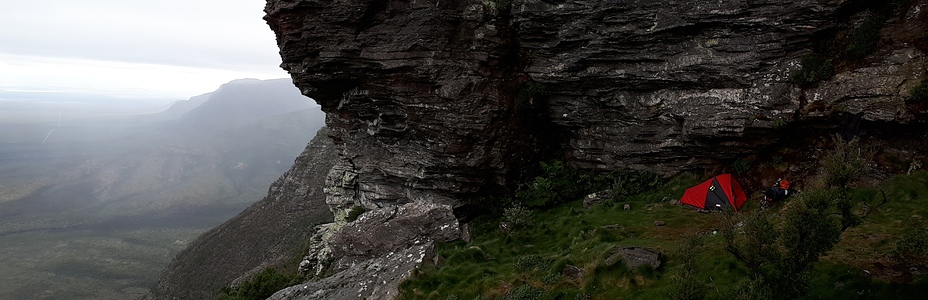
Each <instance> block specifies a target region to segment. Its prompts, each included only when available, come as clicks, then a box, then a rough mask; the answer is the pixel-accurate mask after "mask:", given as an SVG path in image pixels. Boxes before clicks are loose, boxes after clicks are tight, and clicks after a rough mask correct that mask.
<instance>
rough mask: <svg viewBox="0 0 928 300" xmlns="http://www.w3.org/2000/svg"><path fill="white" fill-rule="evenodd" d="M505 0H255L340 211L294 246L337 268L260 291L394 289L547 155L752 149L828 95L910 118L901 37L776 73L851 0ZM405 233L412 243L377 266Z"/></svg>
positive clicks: (889, 116) (871, 111)
mask: <svg viewBox="0 0 928 300" xmlns="http://www.w3.org/2000/svg"><path fill="white" fill-rule="evenodd" d="M503 2H506V1H490V0H469V1H468V0H462V1H418V0H390V1H387V0H268V4H267V7H266V12H267V16H266V17H265V19H266V20H267V21H268V24H269V25H270V27H271V28H272V29H273V30H274V31H275V33H276V34H277V41H278V45H279V47H280V49H281V51H280V53H281V57H282V58H283V63H282V67H283V68H284V69H286V70H287V71H289V72H290V74H291V75H292V77H293V80H294V83H295V84H296V85H297V86H298V87H299V88H300V89H301V91H302V92H303V93H304V94H305V95H307V96H309V97H311V98H313V99H315V100H316V101H317V102H319V104H320V105H321V106H322V108H323V111H325V112H326V113H327V116H328V118H327V125H328V126H329V127H330V128H331V130H332V137H333V139H334V142H335V145H336V147H337V148H338V149H339V161H338V162H337V163H336V165H335V166H334V167H333V168H332V169H331V171H330V172H329V175H328V179H327V181H326V194H327V195H326V197H327V198H326V203H327V204H328V205H329V206H330V208H331V209H332V210H333V212H334V213H335V215H336V222H335V223H333V224H330V225H326V226H323V227H321V229H320V230H319V231H317V234H316V239H317V241H318V242H317V243H316V248H315V249H316V251H314V252H313V253H311V255H310V256H309V257H307V260H306V261H305V262H304V263H305V265H306V268H305V270H315V271H314V272H316V274H318V273H319V272H320V271H321V270H322V269H324V268H325V267H328V268H331V269H329V270H330V271H334V272H335V274H336V275H335V276H334V277H332V278H340V279H339V280H332V279H326V280H322V281H317V282H315V283H312V284H307V285H301V286H297V287H293V288H290V289H288V290H285V291H282V292H281V293H278V294H277V295H275V297H274V298H275V299H306V298H314V297H325V298H344V299H351V298H352V297H361V298H364V297H374V296H376V295H395V287H396V284H398V282H399V281H398V280H393V279H390V278H396V276H400V277H402V276H403V274H408V271H409V270H411V269H412V268H413V267H415V265H416V264H418V263H421V257H420V256H421V255H419V253H420V252H421V253H427V252H428V247H430V245H431V243H432V242H433V241H443V240H449V239H454V238H457V236H456V235H457V232H458V226H457V223H456V221H455V220H453V214H452V209H453V208H455V207H458V206H461V205H463V204H464V199H467V198H469V197H473V196H477V195H481V194H484V193H487V192H491V191H499V190H507V189H511V188H512V187H513V185H514V182H515V181H514V180H515V179H516V178H518V177H519V175H520V174H521V172H522V171H523V170H525V169H527V168H531V166H533V165H536V164H537V161H538V160H539V159H542V158H546V157H562V158H564V159H565V160H566V161H567V162H568V163H569V164H571V165H573V166H576V167H580V168H586V169H615V168H638V169H644V168H648V169H651V170H671V169H674V170H679V169H680V168H686V167H698V166H704V165H708V164H712V163H716V162H718V161H719V160H726V159H733V158H735V157H738V156H739V155H743V154H744V153H749V152H754V151H756V150H757V149H758V147H763V146H766V145H769V144H771V143H774V142H775V141H776V139H775V138H771V137H772V136H776V135H777V134H778V131H779V129H778V127H782V124H784V123H788V122H792V121H800V120H802V121H809V122H822V123H823V124H824V123H827V121H826V120H828V118H829V117H830V113H827V112H829V111H832V108H837V107H840V108H841V110H843V111H846V112H851V113H861V114H862V116H863V118H864V119H866V120H873V121H888V122H908V121H910V120H912V118H913V116H912V115H911V113H910V112H908V111H906V110H904V109H899V108H900V107H904V99H905V96H904V94H905V91H906V90H907V89H908V88H910V87H911V86H913V85H914V84H915V82H916V81H917V80H918V78H919V77H920V76H924V74H925V68H926V64H925V55H924V52H923V51H922V50H918V49H915V48H911V47H910V46H905V45H901V46H900V48H899V49H896V50H885V51H883V52H881V54H880V55H879V56H878V57H877V58H874V59H871V60H868V61H865V62H862V63H860V64H861V65H862V67H860V68H854V69H853V70H850V71H847V72H843V73H841V74H838V76H836V77H835V78H834V79H832V80H831V81H828V82H825V83H822V84H820V85H819V86H818V87H816V88H808V89H800V88H798V87H796V86H795V85H793V84H791V83H790V76H791V74H793V73H795V72H796V70H798V69H799V68H800V65H799V63H798V62H799V57H800V56H802V55H803V54H804V53H807V52H809V51H810V49H811V48H813V45H814V43H815V42H816V41H815V40H814V38H813V37H816V36H817V34H821V33H823V32H828V31H835V30H839V29H840V28H838V27H839V26H838V24H839V20H838V19H839V16H848V15H849V11H851V12H853V10H854V9H857V8H855V7H856V6H854V5H857V4H855V3H852V2H850V1H841V0H830V1H829V0H819V1H815V0H802V1H772V0H769V1H765V0H762V1H734V0H721V1H711V2H700V1H670V0H668V1H644V0H641V1H638V0H609V1H553V0H552V1H540V0H514V1H511V6H505V7H499V6H497V5H498V3H503ZM922 6H924V5H923V3H922V2H919V3H918V4H916V6H915V7H922ZM922 14H924V13H922V12H921V10H919V11H916V12H914V15H915V16H914V17H912V18H911V19H906V20H897V22H902V23H904V22H910V21H911V22H916V21H917V22H923V20H924V19H925V17H924V16H923V15H922ZM913 20H915V21H913ZM919 20H921V21H919ZM891 22H895V21H891ZM845 23H846V22H845ZM919 24H921V23H919ZM881 51H882V50H881ZM819 101H822V102H819ZM813 103H817V104H815V105H812V104H813ZM823 107H824V108H826V109H825V110H824V112H823V110H822V109H821V108H823ZM824 126H831V125H828V124H824ZM834 126H837V125H834ZM359 207H360V208H363V209H360V208H359ZM359 209H360V211H366V212H364V213H363V214H361V217H360V218H358V219H357V220H355V219H354V218H353V217H351V211H354V210H359ZM448 216H452V217H451V218H450V219H449V218H448ZM395 220H402V221H400V222H395ZM391 222H393V223H391ZM381 224H391V225H386V226H384V225H381ZM372 232H373V233H375V234H370V233H372ZM393 232H396V234H392V233H393ZM365 233H368V234H365ZM423 247H424V248H423ZM410 249H417V250H415V251H413V252H416V253H415V254H413V253H408V254H409V255H408V257H414V258H415V257H418V259H414V260H412V261H403V262H397V263H395V264H394V265H389V266H391V267H388V268H384V267H383V266H385V264H389V259H387V258H388V257H391V255H395V254H396V253H406V252H403V251H412V250H410ZM420 250H421V251H420ZM422 255H425V254H422ZM326 261H334V262H332V263H331V264H329V265H327V266H324V265H323V263H324V262H326ZM386 269H389V270H392V271H391V272H388V274H387V273H378V272H379V271H377V270H386ZM377 274H386V275H383V276H387V277H389V278H382V279H383V280H380V279H378V278H377V277H376V276H378V275H377ZM375 279H376V280H375ZM346 282H348V283H349V284H346ZM376 282H380V284H377V283H376ZM354 283H358V284H354ZM362 283H373V284H375V285H376V286H377V287H376V291H378V292H377V293H374V292H371V291H373V290H375V288H373V287H369V288H365V289H357V286H367V285H365V284H362ZM352 295H353V296H352ZM383 297H387V298H389V297H388V296H383Z"/></svg>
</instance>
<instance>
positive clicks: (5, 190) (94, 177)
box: [0, 79, 324, 299]
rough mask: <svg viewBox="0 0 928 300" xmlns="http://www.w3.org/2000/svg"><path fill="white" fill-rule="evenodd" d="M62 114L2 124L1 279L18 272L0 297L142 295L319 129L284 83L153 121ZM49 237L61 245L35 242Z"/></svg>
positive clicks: (209, 98)
mask: <svg viewBox="0 0 928 300" xmlns="http://www.w3.org/2000/svg"><path fill="white" fill-rule="evenodd" d="M53 112H54V114H55V115H57V114H58V112H57V111H53ZM45 114H47V113H45ZM67 116H68V114H67V113H65V120H63V121H62V122H61V124H60V125H58V124H57V123H49V122H48V121H44V120H43V121H42V122H36V123H32V124H29V123H22V122H18V123H17V124H15V126H16V127H15V128H8V129H4V128H2V127H3V126H7V125H4V123H2V122H0V141H10V142H4V143H0V256H2V257H0V274H21V275H18V276H19V277H17V278H18V279H16V280H6V279H4V277H2V276H0V295H5V296H0V298H4V297H12V299H62V298H67V299H126V298H132V297H135V296H140V295H141V292H139V291H142V290H145V289H147V288H148V287H149V286H151V285H152V284H154V282H155V279H156V277H157V274H158V272H160V271H161V269H162V268H163V267H164V266H165V265H166V264H167V263H168V260H169V259H170V258H171V257H172V256H173V255H174V253H176V252H177V251H179V250H180V249H181V248H182V247H183V245H184V243H186V242H187V241H189V238H185V236H186V237H190V236H191V235H194V234H199V233H202V232H203V231H204V230H206V229H208V228H210V227H213V226H215V225H218V224H219V223H220V222H222V221H223V220H227V219H229V218H230V217H232V216H234V215H235V214H236V213H238V212H239V211H241V210H242V209H244V208H246V207H247V206H248V205H250V204H251V203H253V202H255V201H257V200H259V199H261V198H262V197H264V195H265V194H266V193H267V187H268V186H269V185H270V184H271V182H273V181H274V180H275V179H277V178H278V176H279V175H280V174H281V173H283V172H285V171H286V170H288V169H289V168H290V165H291V164H292V163H293V162H294V159H295V158H296V157H297V155H299V154H300V152H301V151H302V150H303V149H304V148H305V145H306V143H307V142H308V141H309V140H310V139H312V137H313V136H314V135H315V133H316V132H317V131H318V130H319V128H321V127H322V126H323V125H324V115H323V113H322V112H321V111H320V110H319V109H318V106H316V105H315V104H314V103H313V101H312V100H311V99H309V98H306V97H305V96H303V95H301V94H300V92H299V90H297V89H296V88H295V87H294V86H293V85H292V84H290V83H289V79H281V80H254V79H249V80H236V81H233V82H229V83H227V84H224V85H223V86H222V87H220V88H219V89H217V90H216V91H215V92H212V93H207V94H203V95H199V96H195V97H191V98H190V99H189V100H185V101H179V102H177V103H174V105H172V106H171V107H170V108H167V110H165V111H162V112H160V113H154V114H147V115H138V114H124V115H112V116H108V117H107V118H105V119H102V118H98V119H93V118H73V119H68V118H67ZM0 117H2V115H0ZM56 117H57V116H56ZM9 126H12V125H9ZM24 131H28V132H29V133H30V134H29V135H24V134H22V132H24ZM46 136H48V138H47V141H44V143H43V140H42V138H45V137H46ZM323 210H324V208H323ZM51 235H59V237H57V238H56V239H58V240H56V241H55V243H56V244H67V245H70V246H69V247H65V248H57V247H48V246H43V245H42V244H39V243H40V242H42V241H47V240H50V239H52V238H51V237H50V236H51ZM194 236H195V235H194ZM24 249H31V250H28V251H25V250H24ZM86 253H97V254H94V255H87V254H86ZM42 257H55V259H46V258H42ZM129 266H131V267H129ZM47 270H55V272H52V273H49V272H47ZM94 274H96V275H94ZM87 276H94V278H89V277H87ZM127 276H128V277H131V278H132V280H126V279H124V278H126V277H127ZM42 282H59V283H61V284H56V285H45V284H41V283H42ZM71 283H80V284H74V285H72V284H71ZM130 290H131V291H136V292H131V293H130V294H129V295H127V294H126V293H127V292H126V291H130ZM78 295H85V296H78Z"/></svg>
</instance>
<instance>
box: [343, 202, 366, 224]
mask: <svg viewBox="0 0 928 300" xmlns="http://www.w3.org/2000/svg"><path fill="white" fill-rule="evenodd" d="M366 211H367V210H366V209H364V207H361V206H354V207H352V208H351V210H349V211H348V215H347V216H345V221H348V222H354V221H355V220H357V219H358V217H360V216H361V214H363V213H364V212H366Z"/></svg>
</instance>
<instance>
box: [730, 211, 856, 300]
mask: <svg viewBox="0 0 928 300" xmlns="http://www.w3.org/2000/svg"><path fill="white" fill-rule="evenodd" d="M832 195H833V194H831V193H824V192H823V193H818V192H807V193H803V194H802V195H800V196H799V197H798V199H797V200H796V201H793V202H792V205H791V206H790V209H789V210H788V211H786V213H785V215H784V216H783V218H784V220H783V222H782V224H779V226H776V224H775V223H774V222H772V221H771V220H770V218H768V217H767V216H765V215H754V216H752V217H751V218H749V219H748V220H747V221H745V224H744V228H743V230H744V234H740V235H737V236H736V235H735V230H736V229H735V225H734V224H736V223H737V222H736V221H735V218H733V217H731V214H730V215H729V218H728V219H727V221H726V224H725V227H726V228H725V229H724V231H723V234H724V236H725V240H726V246H725V248H726V250H728V252H730V253H731V254H733V255H734V256H735V258H736V259H738V260H739V261H741V262H742V263H743V264H744V265H745V267H747V268H748V271H749V272H748V274H749V277H750V279H751V280H755V281H756V282H754V283H753V284H757V285H758V286H754V287H752V288H751V289H752V290H753V292H751V293H750V294H752V295H777V296H778V297H783V299H796V298H800V297H802V296H805V295H808V293H809V292H810V291H811V281H812V280H811V273H812V267H813V264H814V263H815V262H817V261H818V260H819V258H820V257H821V256H822V255H823V254H825V252H827V251H828V250H830V249H831V248H832V247H834V245H835V243H837V242H838V238H839V237H840V236H841V232H842V229H841V223H842V221H841V220H838V218H836V217H835V214H834V212H833V209H834V207H833V205H834V201H832V198H831V197H832Z"/></svg>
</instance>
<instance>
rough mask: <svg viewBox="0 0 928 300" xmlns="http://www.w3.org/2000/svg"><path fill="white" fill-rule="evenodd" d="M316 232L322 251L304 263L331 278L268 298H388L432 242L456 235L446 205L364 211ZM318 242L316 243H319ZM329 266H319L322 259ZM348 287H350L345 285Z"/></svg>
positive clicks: (424, 256) (427, 253) (428, 251)
mask: <svg viewBox="0 0 928 300" xmlns="http://www.w3.org/2000/svg"><path fill="white" fill-rule="evenodd" d="M333 225H334V224H330V225H328V226H324V227H323V228H320V231H319V232H320V234H321V235H322V236H328V237H326V238H325V239H324V240H323V241H322V242H323V243H322V244H325V245H328V248H326V249H313V250H315V251H311V252H310V255H309V256H308V257H307V260H306V261H305V262H306V263H307V264H310V265H315V266H316V267H313V268H307V270H315V271H316V273H315V274H313V275H319V271H320V270H323V268H327V270H328V271H330V272H332V273H333V274H334V275H332V276H329V277H326V278H323V279H322V280H318V281H312V282H309V283H304V284H300V285H296V286H293V287H290V288H288V289H285V290H282V291H280V292H278V293H276V294H275V295H274V296H273V297H271V298H270V299H392V298H393V297H394V296H396V295H397V294H398V293H399V290H398V287H399V284H400V283H401V282H402V281H403V280H404V279H406V278H407V277H408V276H409V275H410V274H412V271H413V270H414V269H415V268H417V267H419V266H420V265H421V264H422V262H423V261H425V260H427V259H428V258H430V254H431V251H432V247H433V245H434V242H435V241H451V240H456V239H458V238H459V237H460V234H461V233H460V229H459V228H458V222H457V219H456V218H455V217H454V215H453V214H452V211H451V208H450V206H448V205H441V204H429V203H407V204H404V205H401V206H396V207H388V208H382V209H376V210H374V211H369V212H365V213H363V214H362V215H361V216H360V217H359V218H358V219H357V220H355V221H353V222H350V223H348V224H347V225H345V226H344V227H343V228H340V229H339V230H332V228H331V227H332V226H333ZM318 244H319V243H317V245H318ZM329 260H330V263H329V264H326V265H323V263H325V262H326V261H329ZM346 283H350V284H346Z"/></svg>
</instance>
